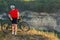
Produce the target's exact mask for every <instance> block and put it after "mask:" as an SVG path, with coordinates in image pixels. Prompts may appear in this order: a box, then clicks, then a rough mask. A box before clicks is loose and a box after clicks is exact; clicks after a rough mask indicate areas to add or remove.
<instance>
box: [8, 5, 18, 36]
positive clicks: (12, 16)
mask: <svg viewBox="0 0 60 40" xmlns="http://www.w3.org/2000/svg"><path fill="white" fill-rule="evenodd" d="M10 9H11V10H10V11H9V12H8V16H9V18H10V20H11V22H12V35H17V20H18V19H19V11H18V9H17V8H16V7H15V5H11V6H10Z"/></svg>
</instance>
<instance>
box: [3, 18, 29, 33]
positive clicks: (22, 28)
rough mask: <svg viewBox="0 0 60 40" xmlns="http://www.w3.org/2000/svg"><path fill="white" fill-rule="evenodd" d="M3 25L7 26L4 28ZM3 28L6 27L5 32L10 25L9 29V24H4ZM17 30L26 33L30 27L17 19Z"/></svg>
mask: <svg viewBox="0 0 60 40" xmlns="http://www.w3.org/2000/svg"><path fill="white" fill-rule="evenodd" d="M10 21H11V20H10ZM5 24H8V25H7V26H6V25H5ZM3 26H5V27H6V30H9V29H11V25H10V27H9V22H8V23H4V24H3ZM18 28H19V29H21V30H22V31H24V32H26V31H29V30H30V25H29V24H28V23H27V22H25V21H23V20H20V19H19V20H18Z"/></svg>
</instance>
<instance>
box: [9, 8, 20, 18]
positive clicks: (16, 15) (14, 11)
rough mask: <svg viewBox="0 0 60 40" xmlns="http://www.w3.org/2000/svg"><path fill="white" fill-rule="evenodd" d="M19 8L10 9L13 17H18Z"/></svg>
mask: <svg viewBox="0 0 60 40" xmlns="http://www.w3.org/2000/svg"><path fill="white" fill-rule="evenodd" d="M18 12H19V11H18V9H16V8H15V9H12V10H10V11H9V14H10V16H11V17H12V18H17V17H18Z"/></svg>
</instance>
